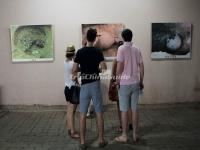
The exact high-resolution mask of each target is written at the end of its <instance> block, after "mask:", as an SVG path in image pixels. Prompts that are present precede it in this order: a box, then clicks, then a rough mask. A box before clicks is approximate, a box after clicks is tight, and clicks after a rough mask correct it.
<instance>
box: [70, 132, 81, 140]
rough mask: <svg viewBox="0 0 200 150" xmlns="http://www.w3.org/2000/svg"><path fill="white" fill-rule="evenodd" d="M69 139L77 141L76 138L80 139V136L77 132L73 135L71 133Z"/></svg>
mask: <svg viewBox="0 0 200 150" xmlns="http://www.w3.org/2000/svg"><path fill="white" fill-rule="evenodd" d="M71 138H74V139H77V138H80V136H79V134H78V133H77V132H74V133H71Z"/></svg>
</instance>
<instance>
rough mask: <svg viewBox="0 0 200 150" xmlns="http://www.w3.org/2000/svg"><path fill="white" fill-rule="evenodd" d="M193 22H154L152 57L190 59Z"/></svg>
mask: <svg viewBox="0 0 200 150" xmlns="http://www.w3.org/2000/svg"><path fill="white" fill-rule="evenodd" d="M191 47H192V24H191V23H152V48H151V58H152V59H190V58H191Z"/></svg>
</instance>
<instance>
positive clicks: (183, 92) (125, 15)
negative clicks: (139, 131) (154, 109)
mask: <svg viewBox="0 0 200 150" xmlns="http://www.w3.org/2000/svg"><path fill="white" fill-rule="evenodd" d="M199 14H200V1H199V0H117V1H116V0H0V105H17V104H20V105H33V104H42V105H64V104H66V102H65V98H64V93H63V91H64V65H63V62H64V59H65V48H66V46H67V45H68V44H75V46H76V48H80V47H81V24H83V23H86V24H87V23H123V24H124V25H125V26H126V27H127V28H130V29H132V31H133V33H134V40H133V41H134V43H135V44H136V45H137V46H138V47H140V48H141V52H142V55H143V59H144V65H145V78H144V86H145V89H144V95H143V96H142V97H141V101H140V103H141V104H154V103H175V102H188V101H189V102H190V101H200V69H199V66H200V17H199ZM153 22H190V23H192V24H193V36H192V37H193V38H192V58H191V59H189V60H164V61H153V60H151V58H150V53H151V23H153ZM31 24H34V25H40V24H52V25H53V28H54V54H55V57H54V61H53V62H32V63H12V62H11V46H10V35H9V26H10V25H31ZM107 64H108V66H109V68H110V67H111V63H109V62H108V63H107ZM102 88H103V96H104V102H105V104H107V103H110V102H109V100H108V96H107V89H108V81H103V82H102Z"/></svg>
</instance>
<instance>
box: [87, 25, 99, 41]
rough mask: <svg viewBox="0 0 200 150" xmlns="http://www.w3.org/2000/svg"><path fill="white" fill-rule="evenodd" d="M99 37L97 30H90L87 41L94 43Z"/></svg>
mask: <svg viewBox="0 0 200 150" xmlns="http://www.w3.org/2000/svg"><path fill="white" fill-rule="evenodd" d="M96 36H97V30H96V29H92V28H90V29H88V31H87V40H88V41H89V42H94V41H95V39H96Z"/></svg>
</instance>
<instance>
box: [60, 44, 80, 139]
mask: <svg viewBox="0 0 200 150" xmlns="http://www.w3.org/2000/svg"><path fill="white" fill-rule="evenodd" d="M65 56H66V60H65V62H64V67H65V90H64V93H65V98H66V101H67V103H68V104H67V122H66V123H67V128H68V134H69V136H70V137H71V138H79V133H78V132H76V131H75V112H76V108H77V104H75V103H74V102H73V101H72V93H73V88H71V87H72V86H73V85H75V82H74V81H73V80H72V67H73V64H74V61H73V59H74V56H75V47H74V45H69V46H68V47H67V50H66V55H65Z"/></svg>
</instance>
